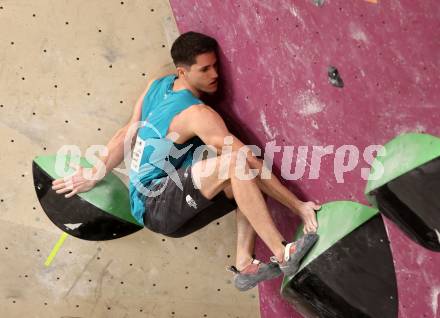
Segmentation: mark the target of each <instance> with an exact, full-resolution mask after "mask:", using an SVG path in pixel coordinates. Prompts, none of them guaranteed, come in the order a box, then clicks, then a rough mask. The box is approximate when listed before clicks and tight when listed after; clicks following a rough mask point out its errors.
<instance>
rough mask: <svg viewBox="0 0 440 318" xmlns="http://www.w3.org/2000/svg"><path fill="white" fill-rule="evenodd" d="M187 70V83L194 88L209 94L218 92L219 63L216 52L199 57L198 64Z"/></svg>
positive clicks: (197, 58)
mask: <svg viewBox="0 0 440 318" xmlns="http://www.w3.org/2000/svg"><path fill="white" fill-rule="evenodd" d="M186 70H187V71H186V76H185V78H186V81H187V82H188V84H190V85H191V86H192V87H193V88H195V89H196V90H198V91H199V92H203V93H207V94H213V93H215V92H216V91H217V88H218V63H217V56H216V54H215V53H214V52H209V53H203V54H200V55H197V57H196V63H195V64H193V65H191V68H189V70H188V69H186Z"/></svg>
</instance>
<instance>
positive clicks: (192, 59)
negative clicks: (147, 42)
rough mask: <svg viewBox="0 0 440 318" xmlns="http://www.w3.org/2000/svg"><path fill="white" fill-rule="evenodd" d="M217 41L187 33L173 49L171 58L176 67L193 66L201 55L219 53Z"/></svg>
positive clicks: (199, 34)
mask: <svg viewBox="0 0 440 318" xmlns="http://www.w3.org/2000/svg"><path fill="white" fill-rule="evenodd" d="M217 48H218V43H217V41H216V40H215V39H214V38H212V37H210V36H207V35H205V34H202V33H197V32H192V31H190V32H186V33H183V34H181V35H180V36H179V37H178V38H177V39H176V41H174V43H173V45H172V47H171V57H172V58H173V62H174V65H176V66H191V65H193V64H195V63H196V57H197V55H199V54H203V53H208V52H215V53H216V52H217Z"/></svg>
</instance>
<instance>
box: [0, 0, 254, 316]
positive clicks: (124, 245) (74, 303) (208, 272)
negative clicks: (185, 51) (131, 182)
mask: <svg viewBox="0 0 440 318" xmlns="http://www.w3.org/2000/svg"><path fill="white" fill-rule="evenodd" d="M177 36H178V31H177V27H176V24H175V21H174V18H173V15H172V13H171V8H170V6H169V3H168V2H167V1H160V0H153V1H141V0H136V1H135V0H125V1H124V0H123V1H121V0H118V1H115V0H111V1H107V0H106V1H85V0H76V1H68V0H61V1H50V0H39V1H26V0H0V148H1V151H0V177H1V182H0V242H1V245H0V259H1V264H0V279H1V285H0V306H1V310H2V313H1V314H0V316H1V317H7V318H22V317H29V318H34V317H48V318H51V317H57V318H60V317H87V318H95V317H97V318H111V317H118V318H121V317H125V318H128V317H130V318H132V317H134V318H136V317H188V318H189V317H191V318H194V317H255V316H257V315H258V311H259V299H258V291H257V290H253V291H252V292H250V293H246V294H238V293H237V292H236V291H235V289H234V287H233V285H232V283H231V273H228V272H226V271H225V266H226V265H231V264H234V251H235V246H236V245H235V235H236V234H235V233H236V232H235V223H234V220H235V219H234V214H231V215H229V216H226V217H224V218H222V219H220V220H217V222H214V223H213V224H211V225H210V226H208V227H206V228H204V229H202V230H201V231H199V232H197V233H195V234H194V235H191V236H189V237H186V238H183V239H170V238H167V237H164V236H161V235H157V234H154V233H152V232H150V231H148V230H141V231H138V232H136V233H134V234H132V235H129V236H126V237H123V238H121V239H116V240H110V241H97V242H96V241H84V240H80V239H77V238H75V237H72V236H69V237H67V238H66V239H65V241H64V243H63V244H62V246H61V247H60V249H59V251H58V254H57V255H56V256H55V257H54V258H53V259H52V262H51V263H50V265H49V266H46V265H45V263H46V261H47V259H48V257H49V255H50V253H51V251H52V250H53V248H54V247H55V244H56V243H57V241H58V239H59V238H60V237H61V235H62V232H61V231H60V230H59V229H58V228H57V227H56V226H55V225H54V224H52V222H50V221H49V219H48V217H47V216H46V215H45V214H44V212H43V210H42V209H41V207H40V205H39V202H38V199H37V196H36V194H35V191H34V184H33V180H32V160H33V159H34V158H35V157H36V156H37V155H50V154H55V153H56V152H57V151H58V150H59V149H60V148H61V147H62V146H64V145H77V146H78V147H79V149H80V150H81V151H82V154H83V155H84V152H85V151H86V149H87V148H88V147H89V146H90V145H96V144H98V145H101V144H103V145H105V144H107V142H108V141H109V140H110V138H111V137H112V136H113V135H114V134H115V132H116V131H117V130H118V129H119V128H121V127H122V126H123V125H124V124H126V123H127V121H128V120H129V118H130V117H131V114H132V111H133V107H134V105H135V103H136V101H137V99H138V98H139V96H140V95H141V93H142V92H143V91H144V89H145V87H146V85H147V83H148V81H149V80H150V79H151V78H153V77H154V76H156V75H161V74H164V73H167V72H171V71H173V67H172V66H173V65H172V61H171V57H170V54H169V50H170V47H171V43H172V42H173V40H174V39H175V38H176V37H177ZM123 167H124V165H121V168H123ZM119 176H120V177H121V178H123V179H124V181H127V180H126V177H125V176H124V175H123V174H119ZM71 212H72V211H68V210H61V211H59V213H71Z"/></svg>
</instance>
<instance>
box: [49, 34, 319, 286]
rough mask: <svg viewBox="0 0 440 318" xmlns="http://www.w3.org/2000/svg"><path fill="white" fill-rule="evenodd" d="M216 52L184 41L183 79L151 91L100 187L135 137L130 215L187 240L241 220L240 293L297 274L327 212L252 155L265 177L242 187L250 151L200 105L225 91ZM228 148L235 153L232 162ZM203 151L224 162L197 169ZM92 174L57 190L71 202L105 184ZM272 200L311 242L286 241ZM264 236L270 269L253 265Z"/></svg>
mask: <svg viewBox="0 0 440 318" xmlns="http://www.w3.org/2000/svg"><path fill="white" fill-rule="evenodd" d="M217 49H218V44H217V42H216V40H215V39H213V38H211V37H209V36H206V35H204V34H200V33H196V32H187V33H184V34H182V35H181V36H179V38H177V39H176V41H175V42H174V43H173V45H172V48H171V56H172V58H173V61H174V64H175V66H176V74H171V75H167V76H164V77H161V78H158V79H154V80H152V81H150V82H149V83H148V85H147V88H146V90H145V91H144V92H143V94H142V95H141V96H140V98H139V100H138V101H137V103H136V105H135V109H134V112H133V115H132V118H131V119H130V121H129V123H127V125H125V126H124V127H123V128H121V129H120V130H118V132H117V133H116V134H115V136H113V138H112V139H111V140H110V142H109V143H108V145H107V148H108V154H107V155H106V156H103V157H101V158H100V159H101V160H102V163H104V165H102V167H104V168H102V169H104V171H103V173H101V178H102V177H103V175H105V174H106V173H108V172H109V171H111V170H112V169H113V168H114V167H116V166H117V165H119V164H120V163H121V162H122V160H123V159H124V140H130V141H131V140H132V139H134V137H136V142H135V144H134V149H133V155H132V157H133V159H132V161H131V166H130V185H129V189H130V198H131V210H132V211H131V212H132V214H133V216H134V217H135V218H136V219H137V220H138V221H139V222H141V223H143V224H144V225H145V227H147V228H148V229H150V230H152V231H154V232H157V233H162V234H164V235H168V236H171V237H182V236H185V235H187V234H190V233H192V232H194V231H196V230H198V229H200V228H201V227H203V226H205V225H207V224H209V223H210V222H212V221H213V220H215V219H217V218H219V217H221V216H223V215H225V214H227V213H229V212H231V211H233V210H235V211H236V219H237V255H236V264H235V266H230V267H229V270H231V271H233V272H234V283H235V286H236V287H237V288H238V289H239V290H242V291H243V290H248V289H250V288H252V287H254V286H256V285H257V284H258V283H259V282H260V281H263V280H266V279H271V278H274V277H277V276H279V275H280V274H282V273H284V274H285V275H291V274H293V273H295V272H296V271H297V269H298V267H299V262H300V260H301V259H302V258H303V257H304V256H305V254H306V253H307V252H308V251H309V250H310V248H311V247H312V246H313V245H314V244H315V242H316V241H317V239H318V235H317V234H316V233H315V232H316V230H317V227H318V224H317V220H316V212H315V210H318V209H319V208H320V207H319V206H318V205H317V204H315V203H314V202H302V201H300V200H299V199H298V198H297V197H296V196H295V195H294V194H293V193H291V192H290V191H289V190H288V189H287V188H286V187H284V186H283V185H282V184H281V182H280V181H279V180H278V179H277V178H276V177H275V175H273V174H272V173H271V178H270V179H267V178H261V171H262V167H263V162H262V161H261V160H260V159H258V158H256V157H255V156H253V155H252V154H251V153H250V152H247V154H245V156H246V157H245V158H244V159H245V160H244V169H245V170H246V171H248V170H249V169H257V171H258V173H257V174H256V177H255V178H251V179H249V178H244V179H243V178H240V177H239V176H238V175H237V174H236V171H238V169H242V168H243V167H242V166H243V162H241V163H240V160H239V159H240V158H243V156H241V157H240V151H239V150H240V149H242V147H244V144H243V143H242V142H241V141H240V140H239V139H238V138H237V137H236V136H234V135H232V134H231V133H230V132H229V131H228V128H227V127H226V125H225V123H224V121H223V119H222V118H221V116H220V115H219V114H218V113H217V112H216V111H215V110H214V109H213V108H211V107H210V106H208V105H206V104H204V103H203V102H202V100H201V99H202V97H204V96H206V95H210V94H214V93H215V92H216V91H217V88H218V80H219V77H218V62H217ZM226 140H227V141H228V145H230V150H231V151H227V152H224V151H223V149H225V148H224V147H223V146H224V143H225V141H226ZM130 144H131V143H130ZM203 144H205V145H209V147H210V148H211V149H212V150H213V151H215V152H216V155H215V156H211V157H209V158H207V159H205V158H203V159H200V160H198V161H197V160H193V159H195V157H196V156H195V155H194V151H195V149H196V147H197V146H199V145H203ZM126 148H127V147H126ZM128 149H129V150H130V147H128ZM245 149H246V148H245ZM129 152H130V151H128V153H125V155H127V154H129ZM241 153H243V152H241ZM242 161H243V160H242ZM225 163H226V164H225ZM102 169H100V168H99V167H98V166H95V167H94V168H93V169H92V172H95V173H98V174H99V172H100V170H102ZM207 169H210V170H211V173H210V174H207V173H206V170H207ZM85 170H86V169H85V168H80V167H79V168H78V170H77V171H76V172H75V173H74V174H73V175H72V176H70V177H66V178H62V179H57V180H55V181H54V182H53V189H54V190H56V192H57V193H60V194H61V193H64V194H65V196H66V197H67V198H69V197H71V196H73V195H74V194H76V193H79V192H85V191H88V190H90V189H91V188H92V187H93V186H94V185H95V184H96V183H97V182H98V181H99V180H88V179H86V178H85V177H84V175H85V174H84V171H85ZM101 172H102V171H101ZM194 183H197V186H195V184H194ZM263 193H265V194H267V195H269V196H271V197H272V198H274V199H276V200H277V201H279V202H280V203H282V204H283V205H285V206H286V207H287V208H289V210H290V211H292V212H293V213H294V214H296V215H298V216H299V217H300V218H301V220H302V221H303V223H304V232H305V235H304V236H303V237H302V238H301V239H299V240H298V241H296V242H291V243H287V242H286V241H285V239H284V238H283V236H282V235H281V233H280V232H279V231H278V230H277V228H276V227H275V224H274V222H273V220H272V218H271V215H270V213H269V210H268V208H267V206H266V203H265V201H264V197H263ZM257 234H258V235H259V236H260V238H261V239H262V240H263V241H264V243H265V244H266V245H267V246H268V247H269V249H270V250H271V251H272V253H273V254H274V256H272V257H271V262H269V263H267V264H266V263H263V262H261V261H259V260H256V259H255V258H254V256H253V253H254V244H255V237H256V235H257Z"/></svg>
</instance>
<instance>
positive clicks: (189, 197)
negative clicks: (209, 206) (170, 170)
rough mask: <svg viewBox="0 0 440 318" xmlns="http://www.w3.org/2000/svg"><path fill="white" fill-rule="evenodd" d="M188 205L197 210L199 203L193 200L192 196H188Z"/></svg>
mask: <svg viewBox="0 0 440 318" xmlns="http://www.w3.org/2000/svg"><path fill="white" fill-rule="evenodd" d="M185 199H186V203H188V205H189V206H190V207H192V208H194V209H197V203H196V201H194V199H193V198H191V196H190V195H189V194H187V195H186V198H185Z"/></svg>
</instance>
